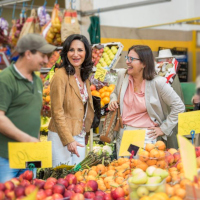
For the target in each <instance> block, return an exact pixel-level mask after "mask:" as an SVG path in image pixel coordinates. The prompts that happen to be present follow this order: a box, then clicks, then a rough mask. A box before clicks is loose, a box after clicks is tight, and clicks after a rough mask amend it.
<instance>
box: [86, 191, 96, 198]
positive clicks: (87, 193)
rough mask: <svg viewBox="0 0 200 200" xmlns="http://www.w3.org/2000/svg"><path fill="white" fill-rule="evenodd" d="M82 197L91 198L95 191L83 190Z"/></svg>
mask: <svg viewBox="0 0 200 200" xmlns="http://www.w3.org/2000/svg"><path fill="white" fill-rule="evenodd" d="M84 197H85V198H86V199H93V198H94V197H95V193H94V192H85V193H84Z"/></svg>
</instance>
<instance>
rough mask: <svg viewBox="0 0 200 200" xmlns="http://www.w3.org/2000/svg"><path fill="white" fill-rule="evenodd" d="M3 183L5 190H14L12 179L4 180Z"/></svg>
mask: <svg viewBox="0 0 200 200" xmlns="http://www.w3.org/2000/svg"><path fill="white" fill-rule="evenodd" d="M4 185H5V187H6V189H7V190H14V188H15V185H14V183H13V182H12V181H6V182H5V183H4Z"/></svg>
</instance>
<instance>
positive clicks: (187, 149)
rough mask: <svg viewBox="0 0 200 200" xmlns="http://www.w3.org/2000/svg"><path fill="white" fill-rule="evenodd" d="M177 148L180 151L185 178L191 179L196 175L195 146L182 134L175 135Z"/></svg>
mask: <svg viewBox="0 0 200 200" xmlns="http://www.w3.org/2000/svg"><path fill="white" fill-rule="evenodd" d="M177 138H178V144H179V149H180V153H181V161H182V163H183V169H184V174H185V178H188V179H189V180H191V181H193V180H194V176H197V162H196V153H195V147H194V145H192V144H191V142H190V141H188V139H186V138H185V137H184V136H181V135H177Z"/></svg>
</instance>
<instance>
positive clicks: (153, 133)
mask: <svg viewBox="0 0 200 200" xmlns="http://www.w3.org/2000/svg"><path fill="white" fill-rule="evenodd" d="M148 130H151V131H150V132H148V133H147V135H148V136H149V138H152V139H153V140H154V139H156V138H157V137H158V136H162V135H164V133H163V132H162V130H161V129H160V127H150V128H148Z"/></svg>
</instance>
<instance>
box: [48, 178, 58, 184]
mask: <svg viewBox="0 0 200 200" xmlns="http://www.w3.org/2000/svg"><path fill="white" fill-rule="evenodd" d="M48 181H51V182H54V183H57V179H56V178H53V177H49V178H48V179H47V180H46V182H48Z"/></svg>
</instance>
